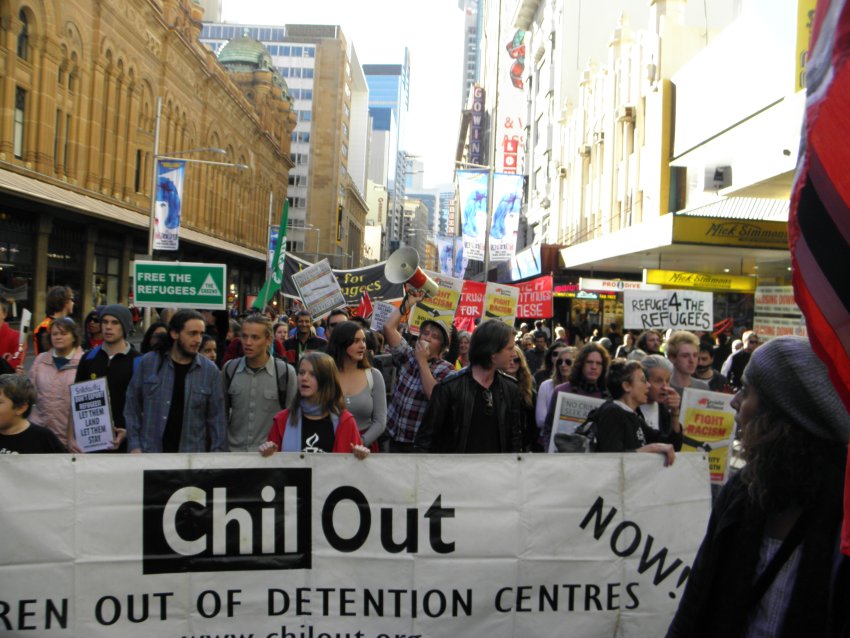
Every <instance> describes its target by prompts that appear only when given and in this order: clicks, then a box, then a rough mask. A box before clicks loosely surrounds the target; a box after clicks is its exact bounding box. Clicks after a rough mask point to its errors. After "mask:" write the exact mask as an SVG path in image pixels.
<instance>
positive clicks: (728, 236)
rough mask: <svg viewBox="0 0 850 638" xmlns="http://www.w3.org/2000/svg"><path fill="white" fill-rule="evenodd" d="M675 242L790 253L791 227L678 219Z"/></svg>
mask: <svg viewBox="0 0 850 638" xmlns="http://www.w3.org/2000/svg"><path fill="white" fill-rule="evenodd" d="M673 241H674V242H677V243H685V244H710V245H713V246H732V247H736V248H774V249H778V250H788V223H787V222H766V221H758V220H748V219H726V218H723V217H688V216H686V215H677V216H676V217H674V218H673Z"/></svg>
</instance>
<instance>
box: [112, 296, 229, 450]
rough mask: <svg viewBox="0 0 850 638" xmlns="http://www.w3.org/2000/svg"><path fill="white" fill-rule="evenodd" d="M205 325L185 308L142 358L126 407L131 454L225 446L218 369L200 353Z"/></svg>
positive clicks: (215, 448)
mask: <svg viewBox="0 0 850 638" xmlns="http://www.w3.org/2000/svg"><path fill="white" fill-rule="evenodd" d="M204 328H205V324H204V318H203V316H202V315H201V314H200V313H198V312H195V311H194V310H181V311H179V312H177V313H176V314H175V315H174V316H173V317H172V318H171V321H170V322H169V325H168V335H166V336H165V337H164V338H163V339H162V340H161V341H160V342H159V343H158V344H157V348H156V350H154V351H152V352H149V353H147V354H146V355H144V356H143V357H142V358H141V360H140V362H139V364H138V368H137V369H136V372H135V373H134V374H133V379H132V380H131V381H130V387H129V388H128V389H127V400H126V404H125V406H124V421H125V423H126V427H127V447H128V448H129V449H130V452H131V453H139V452H226V451H227V437H226V433H225V426H226V422H225V418H224V395H223V393H222V387H221V376H220V372H219V370H218V368H217V367H216V365H215V364H214V363H213V362H212V361H210V360H209V359H207V358H206V357H201V356H198V350H199V348H200V347H201V337H202V336H203V334H204Z"/></svg>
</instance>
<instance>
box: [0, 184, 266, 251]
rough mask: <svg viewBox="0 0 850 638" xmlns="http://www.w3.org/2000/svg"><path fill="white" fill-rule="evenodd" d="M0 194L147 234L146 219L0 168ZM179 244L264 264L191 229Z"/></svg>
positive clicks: (240, 248)
mask: <svg viewBox="0 0 850 638" xmlns="http://www.w3.org/2000/svg"><path fill="white" fill-rule="evenodd" d="M0 192H5V193H10V194H13V195H16V196H18V197H20V198H22V199H28V200H31V201H34V202H39V203H42V204H46V205H49V206H53V207H55V208H60V209H65V210H69V211H72V212H76V213H81V214H83V215H86V216H88V217H93V218H95V219H103V220H108V221H111V222H115V223H118V224H122V225H124V226H130V227H132V228H137V229H141V230H144V231H147V229H148V228H149V224H150V217H149V215H148V214H146V213H140V212H139V211H137V210H134V209H131V208H124V207H123V206H118V205H117V204H112V203H110V202H106V201H104V200H102V199H98V198H96V197H91V196H90V195H85V194H83V193H79V192H77V191H74V190H70V189H68V188H64V187H62V186H60V185H59V184H53V183H50V182H46V181H43V180H42V179H36V178H34V177H29V176H27V175H21V174H20V173H16V172H14V171H9V170H5V169H0ZM180 239H181V241H188V242H191V243H193V244H198V245H201V246H207V247H210V248H215V249H217V250H221V251H224V252H228V253H233V254H235V255H239V256H241V257H248V258H249V259H256V260H259V261H265V260H266V255H265V254H264V253H262V252H259V251H256V250H251V249H249V248H246V247H245V246H239V245H237V244H233V243H231V242H228V241H225V240H223V239H219V238H218V237H213V236H212V235H207V234H205V233H201V232H199V231H197V230H193V229H191V228H186V227H182V228H181V229H180Z"/></svg>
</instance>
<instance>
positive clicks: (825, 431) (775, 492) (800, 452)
mask: <svg viewBox="0 0 850 638" xmlns="http://www.w3.org/2000/svg"><path fill="white" fill-rule="evenodd" d="M742 379H743V385H742V388H741V390H740V391H739V392H738V393H737V394H736V395H735V397H734V398H733V400H732V407H733V408H734V409H735V410H736V412H737V414H736V416H735V422H736V424H737V425H738V427H739V428H740V431H741V444H742V447H743V448H744V458H745V460H746V461H747V464H746V466H745V467H744V468H743V469H742V470H741V471H740V472H738V473H737V474H736V475H734V476H733V477H732V478H731V479H730V480H729V482H728V483H727V484H726V485H725V486H724V487H723V489H722V490H721V492H720V494H719V495H718V497H717V500H716V501H715V503H714V507H713V509H712V513H711V518H710V520H709V523H708V530H707V532H706V536H705V539H704V540H703V542H702V546H701V547H700V550H699V552H698V553H697V557H696V559H695V561H694V563H693V566H692V568H691V573H690V575H689V577H688V584H687V586H686V588H685V592H684V595H683V597H682V599H681V601H680V603H679V609H678V611H677V612H676V615H675V617H674V618H673V622H672V624H671V625H670V628H669V630H668V632H667V636H668V638H671V637H680V636H681V637H685V636H687V637H688V638H695V637H700V636H732V635H734V636H738V635H742V636H743V635H746V636H750V635H770V636H779V637H786V636H787V637H792V636H831V635H838V634H836V633H834V629H835V626H836V624H835V623H836V622H837V623H838V624H839V625H842V624H843V623H844V621H845V620H846V617H847V615H848V613H850V609H848V605H847V604H846V601H845V600H843V599H841V597H839V596H835V595H834V586H835V580H834V576H835V574H836V569H835V568H836V556H837V549H838V540H839V530H840V527H841V521H842V518H843V507H842V491H843V486H844V467H845V461H846V458H847V440H848V433H850V416H848V413H847V410H846V409H845V407H844V405H843V403H842V402H841V400H840V398H839V396H838V394H837V392H836V391H835V389H834V388H833V386H832V383H831V382H830V379H829V376H828V374H827V370H826V366H824V364H823V363H822V362H821V361H820V359H818V357H817V355H815V353H814V352H813V351H812V348H811V346H810V345H809V342H808V341H807V340H806V339H800V338H796V337H780V338H777V339H773V340H771V341H769V342H768V343H766V344H765V345H762V346H761V347H759V348H758V349H757V350H755V351H754V352H753V354H752V356H751V357H750V361H749V363H748V364H747V367H746V369H745V370H744V373H743V377H742Z"/></svg>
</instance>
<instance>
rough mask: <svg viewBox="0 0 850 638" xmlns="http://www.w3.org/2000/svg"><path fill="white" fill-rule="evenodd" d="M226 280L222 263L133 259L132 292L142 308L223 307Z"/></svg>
mask: <svg viewBox="0 0 850 638" xmlns="http://www.w3.org/2000/svg"><path fill="white" fill-rule="evenodd" d="M226 281H227V266H225V265H224V264H199V263H190V262H179V261H177V262H167V261H136V268H135V271H134V273H133V295H134V300H135V304H136V305H137V306H139V307H142V308H144V307H147V306H150V307H157V308H160V307H170V308H202V309H205V310H216V309H224V308H225V307H226V305H225V303H226V301H227V299H226V295H227V286H226V285H225V282H226Z"/></svg>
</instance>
